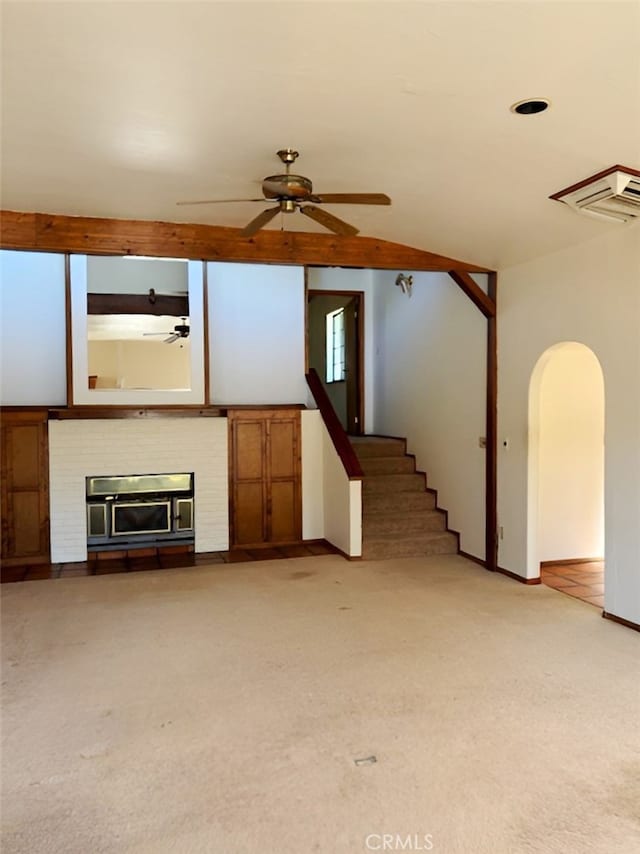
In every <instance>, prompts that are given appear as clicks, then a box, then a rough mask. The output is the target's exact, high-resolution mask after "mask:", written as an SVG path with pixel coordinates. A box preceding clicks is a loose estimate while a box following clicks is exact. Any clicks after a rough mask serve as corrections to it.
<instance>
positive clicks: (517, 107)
mask: <svg viewBox="0 0 640 854" xmlns="http://www.w3.org/2000/svg"><path fill="white" fill-rule="evenodd" d="M548 106H549V101H547V100H546V99H545V98H527V99H526V100H524V101H516V103H515V104H512V105H511V106H510V107H509V109H510V110H511V112H512V113H518V114H519V115H521V116H532V115H533V114H534V113H542V112H544V111H545V110H546V109H547V108H548Z"/></svg>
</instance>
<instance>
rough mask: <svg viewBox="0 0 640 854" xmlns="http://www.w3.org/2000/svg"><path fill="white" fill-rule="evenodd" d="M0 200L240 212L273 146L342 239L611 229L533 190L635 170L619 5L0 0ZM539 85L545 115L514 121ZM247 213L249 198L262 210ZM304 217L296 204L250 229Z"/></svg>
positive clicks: (70, 207)
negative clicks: (373, 198)
mask: <svg viewBox="0 0 640 854" xmlns="http://www.w3.org/2000/svg"><path fill="white" fill-rule="evenodd" d="M2 11H3V78H2V105H3V127H2V207H3V208H5V209H13V210H24V211H33V210H37V211H46V212H52V213H63V214H73V215H86V216H106V217H121V218H136V219H163V220H174V221H190V222H202V223H211V224H217V225H227V226H242V225H244V224H245V223H247V222H248V221H249V220H250V219H251V218H252V217H254V216H255V215H256V214H257V213H259V211H260V210H262V208H261V207H260V205H258V204H250V203H234V204H227V205H211V206H208V207H193V208H185V207H176V204H175V202H176V201H177V200H179V199H190V198H196V199H197V198H215V197H219V198H226V197H231V198H238V197H248V198H250V197H254V196H256V195H260V181H261V179H262V178H263V177H264V176H265V175H269V174H274V173H277V172H280V171H282V170H281V164H280V162H279V160H278V159H277V158H276V156H275V152H276V150H277V149H279V148H283V147H289V146H290V147H294V148H296V149H298V150H299V151H300V153H301V156H300V159H299V160H298V162H297V164H296V167H295V170H294V171H296V172H298V173H301V174H303V175H307V176H308V177H310V178H311V179H312V180H313V182H314V189H315V190H316V191H317V192H362V191H363V192H384V193H387V194H388V195H390V196H391V197H392V199H393V205H392V206H391V207H390V208H385V207H360V206H347V205H340V206H338V205H335V206H332V205H327V206H326V207H327V209H328V210H330V211H331V212H332V213H335V214H336V215H338V216H340V217H342V218H344V219H346V220H347V221H349V222H351V223H353V224H354V225H356V226H357V227H359V228H360V230H361V233H362V234H363V235H369V236H375V237H380V238H383V239H386V240H393V241H397V242H401V243H406V244H409V245H412V246H416V247H419V248H423V249H428V250H431V251H434V252H438V253H442V254H446V255H451V256H454V257H457V258H461V259H465V260H469V261H472V262H474V263H477V264H481V265H484V266H488V267H502V266H506V265H508V264H512V263H516V262H518V261H520V260H525V259H527V258H530V257H534V256H537V255H541V254H545V253H548V252H552V251H555V250H557V249H560V248H563V247H565V246H568V245H572V244H577V243H580V242H582V241H585V240H589V239H590V238H592V237H594V236H596V235H598V234H600V233H603V232H605V231H606V230H608V229H619V228H629V227H631V228H633V227H634V226H633V225H631V226H629V225H620V224H617V223H612V224H609V223H606V222H598V221H594V220H591V219H589V218H587V217H585V216H580V215H578V214H575V213H574V212H572V211H571V210H569V209H568V208H566V207H565V206H563V205H561V204H560V203H558V202H553V201H550V200H549V199H548V196H549V195H550V193H553V192H555V191H557V190H560V189H562V188H564V187H566V186H568V185H570V184H573V183H575V182H577V181H579V180H581V179H583V178H586V177H588V176H589V175H591V174H593V173H595V172H598V171H601V170H603V169H605V168H607V167H609V166H612V165H614V164H617V163H620V164H623V165H626V166H631V167H632V168H636V169H637V168H640V3H638V2H635V0H633V2H616V0H606V2H570V0H569V2H491V3H487V2H481V0H476V2H469V3H465V2H455V0H454V1H453V2H443V3H431V2H409V3H404V2H384V3H374V2H354V3H350V2H340V3H329V2H268V0H267V2H256V3H248V2H237V0H236V2H233V3H217V2H206V3H196V2H140V3H132V2H117V0H114V2H107V3H99V2H90V3H81V2H67V3H56V2H44V3H31V2H5V3H3V7H2ZM534 97H542V98H547V99H549V100H550V101H551V108H550V109H549V110H548V111H547V112H545V113H541V114H539V115H533V116H517V115H515V114H514V113H512V112H510V110H509V106H510V105H511V104H512V103H514V102H515V101H519V100H522V99H524V98H534ZM266 206H267V205H265V206H264V207H266ZM282 225H284V227H285V228H286V229H288V230H294V229H295V230H302V231H313V230H322V229H321V228H320V227H319V226H316V225H315V224H314V223H313V222H311V221H310V220H308V219H307V218H304V217H301V216H299V215H298V214H292V215H289V216H286V217H284V218H282V222H281V218H280V217H278V218H276V219H275V220H273V222H272V223H271V224H270V226H269V227H272V228H280V227H281V226H282Z"/></svg>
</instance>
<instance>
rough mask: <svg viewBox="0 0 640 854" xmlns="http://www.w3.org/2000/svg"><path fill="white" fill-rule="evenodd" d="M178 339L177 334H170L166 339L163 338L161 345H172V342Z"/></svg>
mask: <svg viewBox="0 0 640 854" xmlns="http://www.w3.org/2000/svg"><path fill="white" fill-rule="evenodd" d="M179 337H180V336H179V335H178V333H177V332H172V334H171V335H170V336H169V337H168V338H165V339H164V341H163V342H162V343H163V344H173V342H174V341H177V340H178V338H179Z"/></svg>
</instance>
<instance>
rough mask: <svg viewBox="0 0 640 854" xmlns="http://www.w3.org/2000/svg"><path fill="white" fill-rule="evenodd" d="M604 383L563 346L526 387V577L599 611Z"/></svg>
mask: <svg viewBox="0 0 640 854" xmlns="http://www.w3.org/2000/svg"><path fill="white" fill-rule="evenodd" d="M604 407H605V396H604V378H603V374H602V369H601V367H600V363H599V361H598V358H597V356H596V355H595V353H594V352H593V351H592V350H590V349H589V348H588V347H586V346H585V345H584V344H580V343H578V342H575V341H564V342H561V343H558V344H555V345H554V346H552V347H550V348H549V349H548V350H546V351H545V352H544V353H543V354H542V355H541V356H540V358H539V360H538V362H537V364H536V366H535V368H534V370H533V372H532V375H531V381H530V385H529V466H528V469H529V470H528V477H529V481H528V483H529V486H528V543H527V552H528V555H527V560H528V575H529V576H530V577H533V576H537V575H538V574H540V575H541V578H542V581H543V582H544V583H546V584H548V586H550V587H554V588H556V589H558V590H562V592H565V593H568V594H569V595H573V596H575V597H576V598H579V599H583V600H585V601H588V602H590V603H591V604H593V605H597V606H599V607H603V606H604V559H603V555H604Z"/></svg>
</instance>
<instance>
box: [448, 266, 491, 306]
mask: <svg viewBox="0 0 640 854" xmlns="http://www.w3.org/2000/svg"><path fill="white" fill-rule="evenodd" d="M449 275H450V276H451V278H452V279H453V281H454V282H455V283H456V285H458V286H459V287H460V288H462V290H463V291H464V293H465V294H466V295H467V296H468V297H469V299H470V300H471V302H473V303H474V305H476V306H477V307H478V308H479V309H480V311H481V312H482V313H483V314H484V316H485V317H495V316H496V303H495V300H493V299H492V298H491V297H490V296H488V295H487V294H485V292H484V291H483V290H482V288H481V287H479V285H477V284H476V283H475V282H474V280H473V279H472V278H471V276H470V275H469V273H467V272H465V271H464V270H449Z"/></svg>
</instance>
